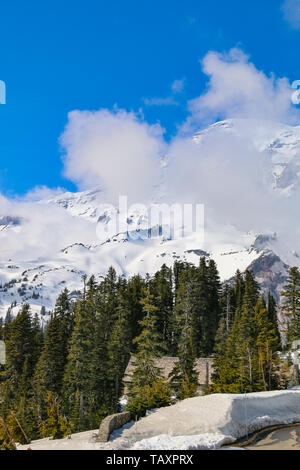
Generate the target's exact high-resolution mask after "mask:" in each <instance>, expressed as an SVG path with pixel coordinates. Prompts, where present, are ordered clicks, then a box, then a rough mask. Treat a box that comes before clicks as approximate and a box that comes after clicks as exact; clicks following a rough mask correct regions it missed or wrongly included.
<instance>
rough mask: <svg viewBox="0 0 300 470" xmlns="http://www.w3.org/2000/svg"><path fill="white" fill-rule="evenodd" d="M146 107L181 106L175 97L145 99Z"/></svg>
mask: <svg viewBox="0 0 300 470" xmlns="http://www.w3.org/2000/svg"><path fill="white" fill-rule="evenodd" d="M143 102H144V103H145V105H146V106H179V103H178V101H176V100H175V99H174V97H173V96H167V98H143Z"/></svg>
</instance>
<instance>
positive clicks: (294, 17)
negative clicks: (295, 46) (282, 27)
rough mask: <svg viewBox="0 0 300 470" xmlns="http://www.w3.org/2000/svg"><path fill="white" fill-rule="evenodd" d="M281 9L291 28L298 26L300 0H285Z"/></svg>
mask: <svg viewBox="0 0 300 470" xmlns="http://www.w3.org/2000/svg"><path fill="white" fill-rule="evenodd" d="M282 11H283V14H284V18H285V19H286V21H288V22H289V23H290V25H291V27H292V28H295V29H298V28H300V0H285V1H284V3H283V5H282Z"/></svg>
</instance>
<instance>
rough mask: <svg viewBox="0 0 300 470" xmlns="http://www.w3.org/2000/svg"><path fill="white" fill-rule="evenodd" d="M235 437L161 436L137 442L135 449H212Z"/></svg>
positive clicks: (228, 442)
mask: <svg viewBox="0 0 300 470" xmlns="http://www.w3.org/2000/svg"><path fill="white" fill-rule="evenodd" d="M234 441H235V439H233V438H231V437H229V436H223V435H222V434H200V435H199V436H169V435H168V434H162V435H160V436H155V437H151V438H150V439H143V440H142V441H138V442H136V443H135V444H134V445H133V446H132V449H134V450H174V449H176V450H208V449H210V450H212V449H218V448H220V447H221V446H222V445H223V444H231V443H232V442H234Z"/></svg>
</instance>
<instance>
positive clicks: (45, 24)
mask: <svg viewBox="0 0 300 470" xmlns="http://www.w3.org/2000/svg"><path fill="white" fill-rule="evenodd" d="M283 3H284V2H283V1H282V0H251V2H244V1H243V2H241V1H240V0H227V1H226V2H225V1H221V0H216V1H215V2H208V1H206V0H205V1H204V0H203V1H201V0H185V1H179V0H172V1H170V0H160V1H158V0H152V1H151V2H149V1H144V0H139V1H137V0H127V1H124V0H122V1H121V0H114V1H111V2H107V1H105V2H104V1H102V0H85V1H84V2H83V1H78V0H72V1H69V0H64V1H57V0H52V1H51V2H50V1H48V0H45V1H43V2H40V1H37V0H36V1H30V0H28V1H26V2H24V0H12V1H11V2H2V5H1V20H2V21H1V28H0V45H1V61H0V79H1V80H4V81H5V83H6V86H7V104H6V105H0V123H1V129H0V137H1V138H0V156H1V160H0V191H1V192H2V193H4V194H5V195H8V196H9V195H11V196H12V195H16V194H17V195H22V194H24V193H26V192H27V191H28V190H30V189H31V188H33V187H34V186H38V185H46V186H48V187H57V186H61V187H64V188H66V189H69V190H75V189H76V186H75V184H74V183H73V182H72V181H71V180H70V179H67V178H65V177H63V175H62V171H63V163H62V160H61V150H60V146H59V141H58V139H59V136H60V135H61V134H62V132H63V131H64V128H65V126H66V124H67V122H68V113H69V112H70V111H72V110H99V109H100V108H107V109H112V108H113V106H114V105H115V104H117V106H118V107H119V108H122V109H126V110H127V111H131V110H132V111H134V112H138V111H140V112H142V113H143V115H144V119H145V120H146V121H147V122H148V123H149V124H154V123H157V122H159V123H160V124H161V126H162V127H163V128H164V129H165V130H166V139H167V140H168V139H170V138H171V137H172V136H173V135H174V134H175V133H176V129H177V127H178V126H179V125H181V124H182V123H183V122H184V121H185V119H186V117H187V114H188V110H187V106H188V105H187V104H188V102H189V100H191V99H194V98H196V97H198V96H199V95H201V94H202V93H204V92H205V90H206V89H207V76H206V75H205V74H204V73H203V72H202V70H201V66H200V62H199V61H200V59H202V58H203V57H204V56H205V55H206V54H207V53H208V52H209V51H211V50H212V51H218V52H223V51H228V50H230V49H231V48H234V47H238V48H240V49H241V50H242V51H244V52H245V53H246V54H248V55H250V59H251V62H253V63H254V64H255V67H256V68H257V69H258V70H263V71H264V72H265V73H266V74H267V75H269V74H270V73H271V72H273V73H274V74H275V76H276V77H287V78H288V79H289V80H290V81H293V80H299V79H300V60H299V50H300V29H299V25H300V23H299V11H300V6H299V1H298V0H286V2H285V9H283V8H282V7H283ZM172 84H173V89H172ZM155 103H156V104H155ZM73 181H75V179H74V178H73Z"/></svg>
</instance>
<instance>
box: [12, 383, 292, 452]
mask: <svg viewBox="0 0 300 470" xmlns="http://www.w3.org/2000/svg"><path fill="white" fill-rule="evenodd" d="M299 421H300V391H299V390H284V391H276V392H259V393H249V394H243V395H238V394H234V395H230V394H215V395H207V396H202V397H195V398H189V399H187V400H183V401H180V402H178V403H177V404H176V405H172V406H169V407H166V408H159V409H158V410H155V411H154V412H153V413H151V414H149V415H148V416H146V417H145V418H142V419H141V420H140V421H138V422H137V423H134V422H131V423H129V424H127V425H125V426H124V427H123V428H121V429H120V430H117V431H115V432H114V433H113V434H112V435H111V437H110V441H109V442H107V443H97V442H95V436H96V434H97V430H95V431H88V432H85V433H79V434H73V435H72V438H71V439H61V440H51V439H41V440H38V441H34V442H32V443H31V444H30V448H31V449H32V450H42V449H47V450H59V449H66V450H71V449H73V450H79V449H91V450H110V449H113V450H121V449H126V450H129V449H135V450H146V449H148V450H164V449H173V450H176V449H181V450H197V449H198V450H201V449H215V448H218V447H220V446H221V445H223V444H226V443H228V444H230V443H232V442H234V441H235V440H236V439H238V438H241V437H244V436H246V435H247V434H250V433H252V432H255V431H258V430H260V429H263V428H265V427H268V426H273V425H277V424H289V423H296V422H299ZM18 448H19V450H25V449H27V448H28V445H27V446H18Z"/></svg>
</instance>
